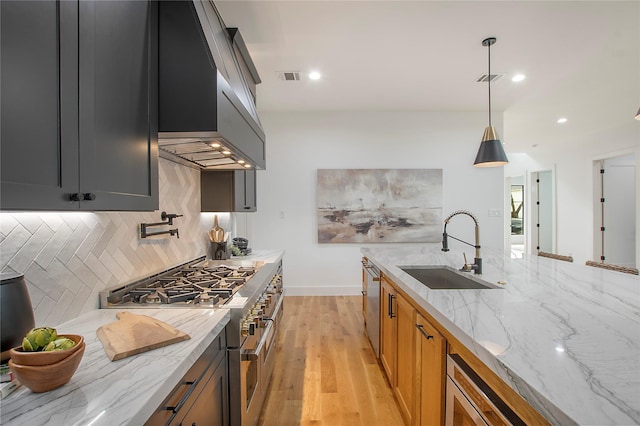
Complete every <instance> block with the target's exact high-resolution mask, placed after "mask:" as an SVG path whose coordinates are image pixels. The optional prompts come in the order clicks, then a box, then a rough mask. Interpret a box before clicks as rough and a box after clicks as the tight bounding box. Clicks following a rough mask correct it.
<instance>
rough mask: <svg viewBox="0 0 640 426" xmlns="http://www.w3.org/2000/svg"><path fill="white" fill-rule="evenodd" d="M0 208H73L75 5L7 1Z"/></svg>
mask: <svg viewBox="0 0 640 426" xmlns="http://www.w3.org/2000/svg"><path fill="white" fill-rule="evenodd" d="M0 9H1V11H0V16H1V24H0V28H1V49H0V52H1V58H0V64H1V71H0V76H1V89H0V91H1V93H2V96H1V99H2V101H1V103H2V105H1V107H0V112H1V118H0V120H1V122H0V128H1V137H0V138H1V141H2V143H0V154H1V155H0V157H1V158H2V160H1V165H0V170H1V174H2V178H1V180H2V187H1V190H0V193H1V197H2V198H1V201H0V205H1V207H2V209H3V210H5V209H21V210H44V209H55V210H71V209H78V205H79V203H78V202H72V201H70V200H69V195H70V194H71V193H77V192H78V190H79V188H78V135H77V127H78V124H77V123H78V121H77V120H78V111H77V98H78V94H77V77H78V72H77V69H78V66H77V61H78V58H77V49H76V46H77V44H78V34H77V18H78V5H77V3H74V2H54V1H2V2H0Z"/></svg>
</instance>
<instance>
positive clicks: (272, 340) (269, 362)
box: [260, 295, 284, 396]
mask: <svg viewBox="0 0 640 426" xmlns="http://www.w3.org/2000/svg"><path fill="white" fill-rule="evenodd" d="M283 299H284V298H283V297H282V295H281V296H280V298H279V300H278V302H277V303H276V307H275V308H274V310H273V313H272V314H271V315H272V316H271V321H269V322H271V323H272V327H271V330H270V331H269V333H268V334H267V336H266V341H265V347H264V349H263V350H262V354H261V355H260V359H261V363H262V364H261V370H262V371H261V374H262V387H263V392H264V394H265V396H266V392H267V390H268V388H269V383H271V376H272V375H273V368H274V365H275V362H276V346H277V342H278V334H279V329H280V324H281V322H282V315H283V312H284V307H283V306H282V301H283Z"/></svg>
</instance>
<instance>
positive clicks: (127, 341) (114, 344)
mask: <svg viewBox="0 0 640 426" xmlns="http://www.w3.org/2000/svg"><path fill="white" fill-rule="evenodd" d="M116 318H118V321H115V322H112V323H109V324H106V325H103V326H102V327H100V328H98V330H97V331H96V334H97V335H98V338H99V339H100V342H102V346H103V347H104V351H105V352H106V353H107V356H108V357H109V359H110V360H111V361H117V360H119V359H122V358H126V357H128V356H131V355H137V354H139V353H142V352H146V351H150V350H152V349H157V348H161V347H163V346H167V345H171V344H173V343H177V342H181V341H183V340H187V339H190V338H191V337H190V336H189V335H188V334H186V333H183V332H182V331H180V330H177V329H175V328H173V327H172V326H170V325H169V324H167V323H166V322H162V321H160V320H157V319H155V318H151V317H148V316H146V315H136V314H132V313H130V312H118V313H117V314H116Z"/></svg>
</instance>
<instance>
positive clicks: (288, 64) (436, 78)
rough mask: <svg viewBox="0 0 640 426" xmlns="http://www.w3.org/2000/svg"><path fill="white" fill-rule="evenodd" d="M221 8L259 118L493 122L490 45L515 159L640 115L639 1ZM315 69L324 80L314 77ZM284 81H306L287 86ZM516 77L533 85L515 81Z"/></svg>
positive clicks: (498, 107) (496, 98)
mask: <svg viewBox="0 0 640 426" xmlns="http://www.w3.org/2000/svg"><path fill="white" fill-rule="evenodd" d="M215 4H216V6H217V7H218V9H219V11H220V13H221V15H222V17H223V19H224V21H225V24H226V25H227V26H229V27H238V28H240V31H241V32H242V35H243V38H244V40H245V42H246V43H247V46H248V48H249V51H250V52H251V55H252V58H253V60H254V62H255V64H256V67H257V69H258V72H259V74H260V77H261V79H262V83H261V84H260V85H259V86H258V95H257V97H258V110H259V111H320V110H323V111H335V110H338V111H339V110H359V111H366V110H425V111H485V112H486V111H487V110H488V105H487V103H488V96H487V84H486V83H478V82H476V80H477V79H478V78H479V77H480V76H481V75H483V74H485V73H486V72H487V65H488V58H487V54H488V51H487V48H486V47H483V46H482V40H483V39H485V38H486V37H490V36H492V37H496V38H497V42H496V44H495V45H494V46H492V48H491V73H492V74H496V73H497V74H503V75H504V77H502V78H500V79H499V80H497V81H496V82H494V83H492V84H491V98H492V110H493V112H494V114H498V113H500V112H504V123H505V124H504V126H505V130H504V131H505V134H507V135H508V138H509V139H510V140H504V138H503V140H504V141H505V143H506V148H507V152H526V151H527V150H528V149H530V148H531V145H532V144H533V143H532V142H535V140H536V138H537V136H533V135H539V134H540V133H541V132H545V133H546V134H551V136H552V137H551V138H550V139H551V140H553V139H554V138H553V135H555V134H556V133H557V136H558V138H564V139H567V134H568V133H573V132H574V131H575V132H576V133H575V134H574V136H572V137H569V139H571V138H573V139H579V135H580V134H584V133H585V132H594V131H602V129H596V128H595V127H596V126H602V124H603V123H606V124H605V125H604V127H606V128H610V127H611V126H615V125H616V123H618V122H620V123H623V122H628V120H629V119H630V118H631V119H632V117H633V115H634V114H635V112H636V111H637V109H638V107H639V106H640V2H639V1H623V2H615V1H566V2H565V1H493V2H489V1H427V0H424V1H337V0H335V1H243V0H236V1H215ZM311 70H317V71H319V72H321V73H322V78H321V79H320V80H317V81H313V80H310V79H308V77H307V73H308V72H309V71H311ZM282 71H298V72H300V73H301V80H300V81H294V82H291V81H283V80H281V79H280V77H279V72H282ZM515 73H523V74H525V75H526V79H525V80H524V81H523V82H520V83H514V82H512V81H511V76H512V75H514V74H515ZM560 116H565V117H567V118H568V122H567V123H566V124H564V125H563V126H564V128H563V129H562V130H558V127H559V125H558V124H557V123H556V120H557V118H558V117H560ZM567 129H570V130H567ZM481 131H482V129H478V132H479V133H480V132H481ZM479 137H480V136H479ZM538 139H539V138H538Z"/></svg>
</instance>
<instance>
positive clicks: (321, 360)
mask: <svg viewBox="0 0 640 426" xmlns="http://www.w3.org/2000/svg"><path fill="white" fill-rule="evenodd" d="M276 355H277V356H276V361H275V368H274V372H273V378H272V380H271V385H270V388H269V390H268V392H267V397H266V400H265V403H264V407H263V410H262V413H261V415H260V422H259V424H260V425H264V426H271V425H278V426H279V425H349V426H351V425H368V426H373V425H384V426H387V425H388V426H391V425H402V424H403V422H402V418H401V417H400V412H399V411H398V408H397V406H396V402H395V400H394V397H393V392H392V390H391V388H390V387H389V384H388V382H387V380H386V379H385V377H384V376H383V371H382V369H381V368H380V367H379V365H378V363H377V360H376V358H375V355H374V354H373V350H372V349H371V346H370V344H369V342H368V340H367V337H366V335H365V333H364V323H363V319H362V298H361V296H336V297H324V296H323V297H320V296H313V297H293V296H287V297H285V299H284V316H283V321H282V327H281V328H280V335H279V338H278V346H277V353H276Z"/></svg>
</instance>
